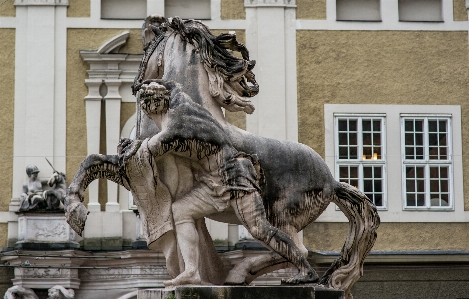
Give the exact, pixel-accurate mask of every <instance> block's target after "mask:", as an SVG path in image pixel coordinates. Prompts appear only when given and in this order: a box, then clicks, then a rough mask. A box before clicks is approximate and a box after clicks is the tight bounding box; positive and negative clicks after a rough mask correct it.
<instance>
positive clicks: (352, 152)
mask: <svg viewBox="0 0 469 299" xmlns="http://www.w3.org/2000/svg"><path fill="white" fill-rule="evenodd" d="M349 158H350V159H358V148H356V147H350V156H349Z"/></svg>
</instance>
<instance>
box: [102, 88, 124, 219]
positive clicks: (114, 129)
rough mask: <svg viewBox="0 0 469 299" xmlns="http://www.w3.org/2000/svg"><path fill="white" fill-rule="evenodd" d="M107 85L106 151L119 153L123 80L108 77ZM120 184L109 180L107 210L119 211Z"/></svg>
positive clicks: (105, 98)
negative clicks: (121, 87) (120, 89)
mask: <svg viewBox="0 0 469 299" xmlns="http://www.w3.org/2000/svg"><path fill="white" fill-rule="evenodd" d="M105 84H106V86H107V95H106V96H105V97H104V100H105V106H106V153H107V154H108V155H116V154H117V144H118V143H119V138H120V113H121V101H122V97H121V96H120V94H119V87H120V85H121V84H122V82H121V80H118V79H108V80H105ZM117 190H118V185H117V184H116V183H114V182H111V181H109V180H108V181H107V198H108V200H107V203H106V211H107V212H118V211H119V204H118V203H117V196H118V193H117Z"/></svg>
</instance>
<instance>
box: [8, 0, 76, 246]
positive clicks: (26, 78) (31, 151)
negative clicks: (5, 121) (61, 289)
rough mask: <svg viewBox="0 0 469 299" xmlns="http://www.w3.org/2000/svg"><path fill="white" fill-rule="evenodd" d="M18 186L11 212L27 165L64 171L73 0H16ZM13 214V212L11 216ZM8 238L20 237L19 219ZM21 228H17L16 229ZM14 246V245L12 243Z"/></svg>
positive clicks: (11, 223)
mask: <svg viewBox="0 0 469 299" xmlns="http://www.w3.org/2000/svg"><path fill="white" fill-rule="evenodd" d="M15 6H16V17H15V19H16V22H15V23H16V28H15V31H16V41H15V43H16V50H15V99H14V100H15V101H14V103H15V108H14V113H15V117H14V143H13V184H12V188H13V190H12V195H13V196H12V197H13V198H12V200H11V203H10V208H9V209H10V211H11V213H12V214H13V212H14V211H17V210H18V209H19V197H20V195H21V190H22V185H23V183H24V181H25V180H26V179H27V177H26V173H25V169H26V166H27V165H28V164H35V165H37V166H38V168H39V170H40V171H41V173H40V177H41V178H42V177H48V176H50V175H51V174H52V169H51V168H50V166H49V165H48V164H47V162H46V160H45V159H44V158H48V159H49V161H51V162H53V163H54V166H56V168H57V169H58V170H62V171H65V101H66V99H65V55H66V54H65V52H66V51H65V49H66V43H67V39H66V27H65V20H66V13H67V10H66V7H67V6H68V0H42V1H35V0H16V1H15ZM12 216H13V215H12ZM10 219H13V220H12V221H9V223H8V228H9V229H8V239H9V240H13V239H15V238H17V235H18V232H17V222H16V221H15V220H14V219H16V217H14V216H13V217H10ZM15 228H16V229H15ZM8 245H9V246H10V245H12V244H10V243H9V244H8Z"/></svg>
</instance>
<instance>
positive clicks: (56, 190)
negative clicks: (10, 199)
mask: <svg viewBox="0 0 469 299" xmlns="http://www.w3.org/2000/svg"><path fill="white" fill-rule="evenodd" d="M46 160H47V159H46ZM47 162H48V163H49V165H50V166H51V167H52V169H53V170H54V173H53V174H52V176H51V177H50V178H49V179H42V180H41V179H38V173H39V169H38V168H37V166H36V165H32V164H31V165H28V166H27V167H26V174H27V175H28V180H27V181H26V182H25V183H24V184H23V192H22V193H21V197H20V209H19V211H20V212H27V211H34V210H39V209H45V210H63V201H64V199H65V194H66V191H65V189H66V181H65V174H64V173H62V172H59V171H57V170H55V168H54V167H53V166H52V164H50V162H49V160H47ZM44 189H46V190H44Z"/></svg>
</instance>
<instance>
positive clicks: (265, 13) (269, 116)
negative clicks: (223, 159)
mask: <svg viewBox="0 0 469 299" xmlns="http://www.w3.org/2000/svg"><path fill="white" fill-rule="evenodd" d="M245 6H246V19H247V21H248V27H247V30H246V44H247V47H248V49H249V50H250V53H251V59H255V60H256V61H257V64H256V67H255V69H254V72H255V74H256V79H257V81H258V83H259V89H260V91H259V94H258V95H257V96H256V100H255V101H254V104H255V105H256V111H255V113H254V114H253V115H252V116H248V118H247V124H246V125H247V129H248V131H250V132H252V133H254V134H258V135H261V136H265V137H270V138H275V139H281V140H285V139H287V138H288V139H294V140H295V139H297V133H296V132H297V129H296V128H295V125H294V124H293V122H296V120H297V117H296V107H295V106H296V80H295V79H293V78H288V80H289V81H287V72H288V74H289V77H296V55H295V51H296V50H295V47H296V37H295V34H296V29H295V28H296V26H295V24H294V20H295V14H294V9H293V8H294V7H295V2H294V1H288V0H283V1H278V0H266V1H261V0H245ZM289 43H293V44H292V45H291V44H289ZM287 55H293V57H291V56H290V57H288V58H287ZM292 74H293V76H291V75H292ZM287 97H288V99H287ZM287 106H288V107H287ZM288 117H293V119H292V120H293V122H291V123H290V120H289V119H288ZM289 123H290V124H291V125H290V126H289V125H288V124H289ZM287 132H288V133H287Z"/></svg>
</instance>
